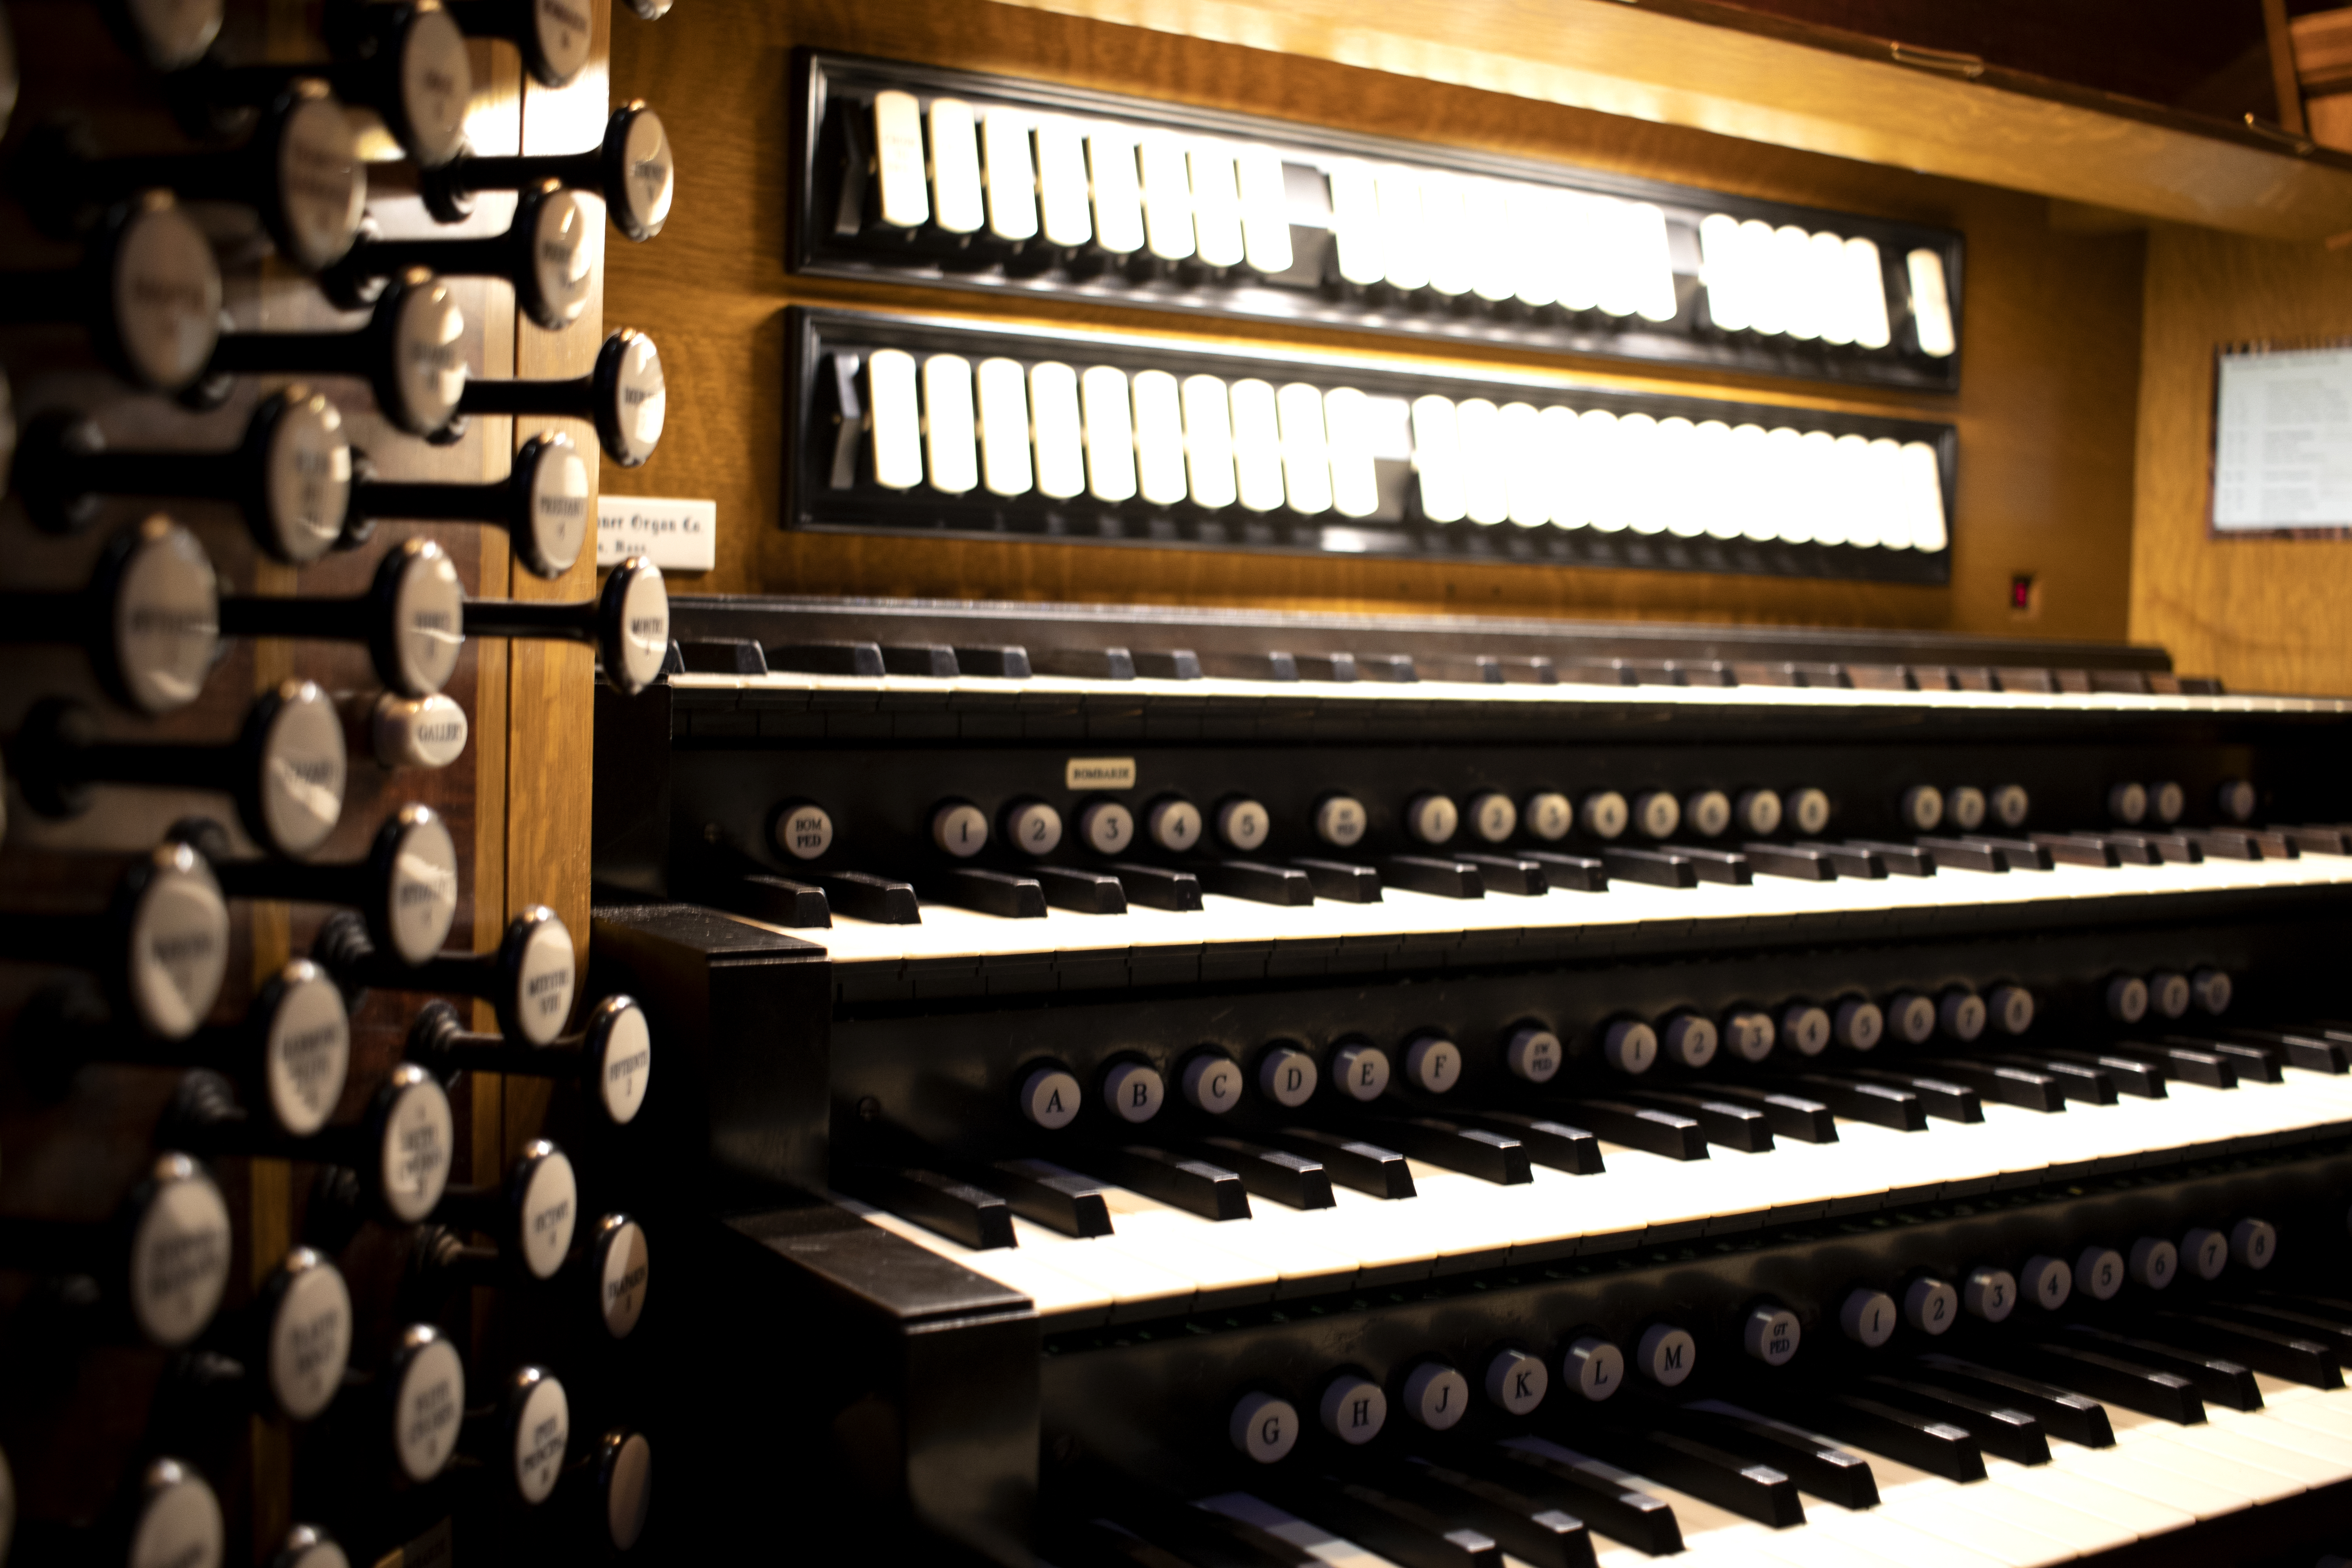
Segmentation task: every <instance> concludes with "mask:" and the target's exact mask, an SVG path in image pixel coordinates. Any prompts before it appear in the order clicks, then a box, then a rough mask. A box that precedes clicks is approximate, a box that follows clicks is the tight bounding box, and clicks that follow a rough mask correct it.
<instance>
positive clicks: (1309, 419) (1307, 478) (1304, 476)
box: [1274, 381, 1331, 517]
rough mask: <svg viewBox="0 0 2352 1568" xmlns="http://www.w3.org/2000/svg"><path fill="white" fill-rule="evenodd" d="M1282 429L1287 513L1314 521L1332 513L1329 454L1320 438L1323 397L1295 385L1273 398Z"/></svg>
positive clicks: (1303, 385)
mask: <svg viewBox="0 0 2352 1568" xmlns="http://www.w3.org/2000/svg"><path fill="white" fill-rule="evenodd" d="M1274 407H1275V415H1276V420H1277V422H1278V423H1279V424H1280V426H1281V428H1282V489H1283V494H1284V497H1285V499H1286V500H1287V501H1288V502H1289V505H1290V510H1293V511H1295V512H1297V513H1298V514H1299V515H1300V516H1302V517H1314V516H1316V515H1317V514H1318V513H1321V512H1327V511H1329V510H1331V453H1330V448H1329V447H1328V444H1327V443H1326V441H1325V439H1324V434H1323V394H1322V393H1321V392H1320V391H1319V390H1318V389H1317V388H1315V387H1312V386H1309V385H1307V384H1306V383H1304V382H1297V381H1294V382H1291V383H1289V384H1286V385H1285V386H1284V387H1283V388H1282V389H1281V390H1280V391H1279V392H1276V394H1275V395H1274Z"/></svg>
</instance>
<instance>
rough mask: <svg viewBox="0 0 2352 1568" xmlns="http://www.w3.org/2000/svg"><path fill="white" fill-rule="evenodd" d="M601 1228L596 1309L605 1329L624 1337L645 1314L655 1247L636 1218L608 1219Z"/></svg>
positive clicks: (610, 1333)
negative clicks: (650, 1245) (647, 1240)
mask: <svg viewBox="0 0 2352 1568" xmlns="http://www.w3.org/2000/svg"><path fill="white" fill-rule="evenodd" d="M601 1230H602V1233H603V1240H604V1246H603V1248H602V1257H603V1267H601V1268H599V1269H598V1270H597V1279H596V1304H597V1310H598V1311H599V1312H600V1313H601V1314H602V1315H603V1317H604V1332H605V1333H607V1334H609V1335H610V1336H612V1337H613V1338H614V1339H616V1340H625V1339H627V1338H628V1337H629V1335H630V1333H631V1332H632V1331H635V1328H636V1326H637V1320H638V1319H639V1318H640V1317H643V1316H644V1315H645V1310H646V1286H647V1285H648V1284H650V1283H651V1282H652V1278H653V1257H652V1250H651V1248H650V1247H648V1246H647V1244H646V1228H645V1226H641V1225H639V1224H638V1223H637V1222H636V1221H635V1220H633V1219H625V1220H621V1221H620V1222H619V1223H618V1224H614V1223H613V1222H612V1220H610V1219H608V1220H606V1221H605V1222H604V1225H603V1226H602V1227H601Z"/></svg>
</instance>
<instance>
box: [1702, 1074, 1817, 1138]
mask: <svg viewBox="0 0 2352 1568" xmlns="http://www.w3.org/2000/svg"><path fill="white" fill-rule="evenodd" d="M1706 1092H1707V1094H1708V1096H1709V1097H1710V1098H1712V1099H1714V1100H1730V1101H1733V1102H1735V1103H1737V1104H1740V1105H1745V1106H1748V1107H1749V1108H1751V1109H1753V1110H1758V1111H1760V1112H1762V1113H1763V1117H1764V1122H1765V1125H1766V1126H1767V1127H1769V1128H1770V1129H1771V1131H1772V1134H1773V1136H1775V1137H1778V1138H1793V1139H1795V1140H1796V1141H1797V1142H1800V1143H1834V1142H1837V1141H1838V1134H1837V1119H1836V1115H1835V1113H1834V1112H1833V1111H1832V1109H1831V1108H1830V1107H1829V1106H1828V1105H1826V1104H1823V1103H1822V1101H1820V1100H1808V1099H1806V1098H1805V1097H1803V1096H1802V1095H1796V1094H1789V1093H1785V1092H1782V1091H1780V1090H1776V1089H1767V1088H1764V1087H1762V1086H1760V1085H1757V1084H1748V1083H1711V1084H1709V1085H1707V1089H1706Z"/></svg>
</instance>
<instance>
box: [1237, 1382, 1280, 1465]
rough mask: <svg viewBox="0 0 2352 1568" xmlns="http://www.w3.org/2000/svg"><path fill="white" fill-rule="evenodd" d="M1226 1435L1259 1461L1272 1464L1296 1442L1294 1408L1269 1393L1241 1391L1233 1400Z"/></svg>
mask: <svg viewBox="0 0 2352 1568" xmlns="http://www.w3.org/2000/svg"><path fill="white" fill-rule="evenodd" d="M1225 1436H1226V1438H1227V1439H1228V1440H1229V1441H1231V1442H1232V1444H1233V1446H1234V1447H1236V1448H1239V1449H1240V1450H1241V1451H1242V1452H1243V1453H1244V1454H1246V1455H1248V1456H1249V1457H1250V1458H1253V1459H1255V1460H1256V1461H1257V1462H1258V1463H1259V1464H1261V1465H1271V1464H1273V1463H1274V1462H1275V1461H1276V1460H1277V1459H1280V1458H1284V1457H1285V1456H1286V1455H1287V1454H1288V1453H1289V1452H1290V1449H1291V1446H1292V1445H1293V1444H1295V1443H1297V1441H1298V1411H1297V1407H1296V1406H1294V1405H1292V1404H1291V1403H1290V1401H1288V1400H1287V1399H1279V1398H1276V1396H1275V1395H1273V1394H1243V1395H1242V1396H1241V1397H1240V1398H1239V1399H1237V1400H1235V1401H1234V1413H1233V1415H1231V1416H1230V1417H1229V1418H1227V1420H1226V1422H1225Z"/></svg>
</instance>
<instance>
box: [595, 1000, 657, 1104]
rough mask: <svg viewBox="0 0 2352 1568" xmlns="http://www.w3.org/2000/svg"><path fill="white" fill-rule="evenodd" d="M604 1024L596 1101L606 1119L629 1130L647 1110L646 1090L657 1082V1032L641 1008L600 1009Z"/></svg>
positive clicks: (597, 1073) (597, 1075)
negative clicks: (628, 1126) (630, 1125)
mask: <svg viewBox="0 0 2352 1568" xmlns="http://www.w3.org/2000/svg"><path fill="white" fill-rule="evenodd" d="M598 1012H599V1014H600V1016H604V1018H606V1019H607V1020H608V1021H607V1022H606V1023H605V1025H604V1051H603V1056H602V1060H601V1062H600V1064H599V1066H598V1068H597V1072H596V1098H597V1102H598V1103H599V1104H600V1105H602V1106H603V1107H604V1120H605V1121H609V1122H611V1123H612V1124H613V1125H614V1126H615V1127H626V1126H627V1125H628V1124H629V1123H630V1122H632V1121H635V1120H636V1119H637V1112H638V1111H639V1110H643V1109H644V1108H645V1103H646V1090H647V1089H650V1088H652V1087H653V1080H654V1073H653V1067H654V1030H653V1025H652V1024H651V1023H650V1022H649V1021H648V1020H647V1019H646V1010H645V1009H644V1008H642V1007H636V1006H630V1007H624V1008H619V1009H609V1010H608V1009H605V1008H602V1007H600V1008H599V1009H598Z"/></svg>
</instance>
